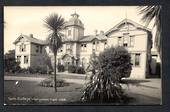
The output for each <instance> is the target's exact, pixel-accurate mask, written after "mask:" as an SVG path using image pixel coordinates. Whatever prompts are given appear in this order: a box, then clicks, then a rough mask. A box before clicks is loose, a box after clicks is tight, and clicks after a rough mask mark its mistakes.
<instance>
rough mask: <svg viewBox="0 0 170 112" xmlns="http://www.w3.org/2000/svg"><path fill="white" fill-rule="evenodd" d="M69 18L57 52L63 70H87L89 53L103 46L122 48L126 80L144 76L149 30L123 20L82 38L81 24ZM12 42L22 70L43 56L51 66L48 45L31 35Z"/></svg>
mask: <svg viewBox="0 0 170 112" xmlns="http://www.w3.org/2000/svg"><path fill="white" fill-rule="evenodd" d="M71 16H72V17H71V18H70V19H69V20H68V21H67V22H66V24H65V30H64V31H63V34H64V37H63V43H64V44H63V46H62V48H60V49H59V50H58V55H57V63H58V64H62V65H64V66H65V68H66V69H67V67H68V66H69V65H72V64H74V65H79V66H82V65H83V66H84V67H87V65H88V64H89V60H90V56H91V54H92V53H93V52H95V53H96V55H98V54H99V53H100V52H102V51H103V50H104V49H105V48H107V47H111V46H124V47H125V48H127V50H128V51H129V52H130V53H131V61H132V64H133V67H132V73H131V75H130V77H131V78H145V77H146V74H147V73H148V72H149V63H150V61H151V48H152V34H151V30H150V29H148V28H146V27H144V26H142V25H140V24H138V23H136V22H134V21H132V20H129V19H124V20H123V21H121V22H120V23H118V24H117V25H115V26H114V27H113V28H111V29H110V30H108V31H106V32H103V31H100V33H97V31H96V33H95V34H94V35H84V30H85V29H84V24H83V23H82V21H81V20H80V19H79V15H78V14H77V13H74V14H72V15H71ZM14 43H15V45H16V48H15V49H16V58H17V60H20V61H21V66H22V67H28V66H35V65H39V64H37V63H43V61H42V62H41V57H42V56H43V55H44V53H45V54H47V55H48V56H49V57H50V58H51V61H52V63H53V61H54V56H53V53H52V51H51V50H50V49H49V48H48V46H47V47H46V48H45V43H44V42H43V41H41V40H38V39H35V38H33V37H32V35H31V36H23V35H21V36H20V37H19V38H18V39H17V40H16V41H15V42H14ZM25 45H26V46H28V47H26V48H27V50H25V49H26V48H25ZM22 46H24V47H22ZM22 48H23V49H22ZM26 63H27V64H26ZM40 65H41V64H40Z"/></svg>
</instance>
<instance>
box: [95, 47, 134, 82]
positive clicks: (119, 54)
mask: <svg viewBox="0 0 170 112" xmlns="http://www.w3.org/2000/svg"><path fill="white" fill-rule="evenodd" d="M98 61H99V65H100V68H101V69H102V71H103V73H104V74H108V75H113V76H114V77H115V78H119V79H121V78H123V77H129V76H130V73H131V69H132V64H131V57H130V54H129V53H128V51H127V50H126V49H125V48H124V47H116V48H113V47H112V48H110V49H106V50H105V51H104V52H103V53H101V54H100V55H99V57H98ZM116 80H117V79H116Z"/></svg>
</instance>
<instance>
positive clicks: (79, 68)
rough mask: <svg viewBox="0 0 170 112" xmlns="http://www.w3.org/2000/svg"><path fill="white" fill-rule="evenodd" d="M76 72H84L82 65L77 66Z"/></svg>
mask: <svg viewBox="0 0 170 112" xmlns="http://www.w3.org/2000/svg"><path fill="white" fill-rule="evenodd" d="M76 73H78V74H85V70H84V68H83V67H77V69H76Z"/></svg>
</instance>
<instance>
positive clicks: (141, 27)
mask: <svg viewBox="0 0 170 112" xmlns="http://www.w3.org/2000/svg"><path fill="white" fill-rule="evenodd" d="M125 23H130V24H133V25H134V26H135V27H136V28H137V29H142V30H145V31H149V32H151V30H150V29H149V28H147V27H145V26H143V25H140V24H138V23H136V22H134V21H132V20H130V19H124V20H122V21H121V22H120V23H118V24H117V25H115V26H114V27H113V28H111V29H110V30H108V31H107V32H106V33H105V35H108V34H110V33H111V32H113V31H116V30H119V28H118V27H119V26H120V25H122V24H125Z"/></svg>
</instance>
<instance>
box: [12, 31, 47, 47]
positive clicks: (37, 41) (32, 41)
mask: <svg viewBox="0 0 170 112" xmlns="http://www.w3.org/2000/svg"><path fill="white" fill-rule="evenodd" d="M21 38H26V39H28V40H29V41H30V42H31V43H35V44H40V45H45V44H46V42H45V41H43V40H40V39H36V38H34V37H31V36H28V35H23V34H21V35H20V36H19V37H18V38H17V39H16V40H15V41H14V44H16V43H18V42H19V41H20V39H21Z"/></svg>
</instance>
